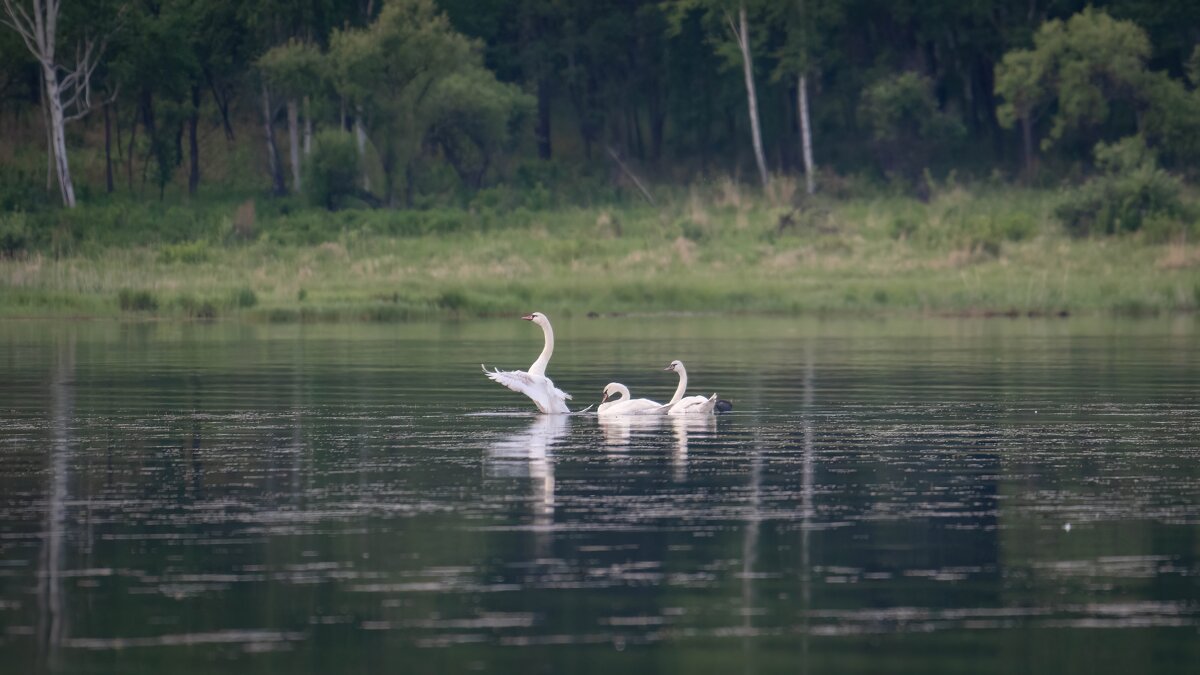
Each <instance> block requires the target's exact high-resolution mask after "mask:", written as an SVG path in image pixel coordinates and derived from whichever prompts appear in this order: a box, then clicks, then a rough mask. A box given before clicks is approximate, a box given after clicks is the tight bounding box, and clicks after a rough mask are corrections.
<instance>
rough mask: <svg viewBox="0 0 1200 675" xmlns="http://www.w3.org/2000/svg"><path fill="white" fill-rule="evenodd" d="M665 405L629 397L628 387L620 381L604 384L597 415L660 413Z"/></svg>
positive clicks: (646, 399)
mask: <svg viewBox="0 0 1200 675" xmlns="http://www.w3.org/2000/svg"><path fill="white" fill-rule="evenodd" d="M666 410H667V407H666V406H664V405H663V404H661V403H658V402H656V401H651V400H650V399H648V398H630V394H629V387H626V386H625V385H623V384H621V383H620V382H609V383H608V384H606V385H604V396H603V397H602V398H601V399H600V407H599V408H596V414H597V415H605V416H608V415H661V414H663V413H664V412H666Z"/></svg>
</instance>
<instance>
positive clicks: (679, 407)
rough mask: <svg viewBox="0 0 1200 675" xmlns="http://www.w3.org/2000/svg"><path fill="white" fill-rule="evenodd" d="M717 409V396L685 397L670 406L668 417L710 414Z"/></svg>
mask: <svg viewBox="0 0 1200 675" xmlns="http://www.w3.org/2000/svg"><path fill="white" fill-rule="evenodd" d="M716 407H717V395H716V394H713V395H712V396H710V397H708V398H704V397H703V396H685V397H683V398H681V399H679V402H678V403H676V404H675V405H673V406H671V410H670V411H669V412H668V414H669V415H693V414H703V413H711V412H712V411H713V410H714V409H715V408H716Z"/></svg>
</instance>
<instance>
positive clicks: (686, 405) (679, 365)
mask: <svg viewBox="0 0 1200 675" xmlns="http://www.w3.org/2000/svg"><path fill="white" fill-rule="evenodd" d="M667 370H673V371H675V372H676V373H678V374H679V386H678V387H676V388H675V395H674V396H672V397H671V400H670V401H669V402H668V403H667V405H668V406H669V409H668V410H667V414H668V415H695V414H711V413H712V412H713V411H714V410H716V408H717V395H716V394H713V395H712V396H710V397H708V398H705V397H703V396H684V393H685V392H686V391H687V385H688V376H687V368H684V367H683V362H682V361H679V360H675V361H672V362H671V365H670V366H667Z"/></svg>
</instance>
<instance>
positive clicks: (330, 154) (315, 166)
mask: <svg viewBox="0 0 1200 675" xmlns="http://www.w3.org/2000/svg"><path fill="white" fill-rule="evenodd" d="M304 168H305V177H304V193H305V196H306V197H307V198H308V201H309V203H311V204H312V205H313V206H320V207H323V208H326V209H329V210H330V211H334V210H337V209H339V208H342V207H343V206H345V205H346V203H347V202H348V201H349V200H352V199H353V198H354V196H355V195H356V194H357V193H358V186H357V185H356V181H357V180H358V174H359V171H358V146H357V145H356V144H355V142H354V136H353V135H352V134H350V133H349V132H347V131H342V130H341V129H327V130H325V131H321V132H320V133H318V134H317V135H316V138H315V139H313V149H312V153H311V154H309V156H308V161H307V162H306V164H305V167H304Z"/></svg>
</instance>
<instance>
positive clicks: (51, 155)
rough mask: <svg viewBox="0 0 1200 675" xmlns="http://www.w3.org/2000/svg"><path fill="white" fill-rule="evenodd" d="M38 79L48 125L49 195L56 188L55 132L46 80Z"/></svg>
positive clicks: (43, 124) (47, 192) (43, 111)
mask: <svg viewBox="0 0 1200 675" xmlns="http://www.w3.org/2000/svg"><path fill="white" fill-rule="evenodd" d="M38 80H39V81H40V82H41V87H39V90H40V91H41V92H42V101H41V102H42V106H41V109H42V126H44V127H46V196H47V197H49V196H50V191H51V190H53V189H54V134H53V133H52V132H51V131H50V127H51V126H53V124H52V123H51V122H50V102H49V101H47V100H46V82H45V80H42V79H41V78H38Z"/></svg>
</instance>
